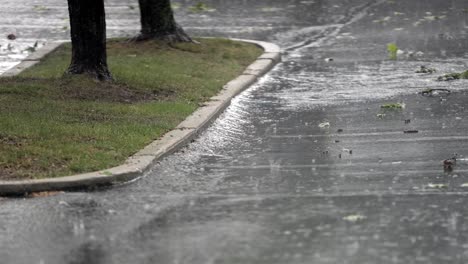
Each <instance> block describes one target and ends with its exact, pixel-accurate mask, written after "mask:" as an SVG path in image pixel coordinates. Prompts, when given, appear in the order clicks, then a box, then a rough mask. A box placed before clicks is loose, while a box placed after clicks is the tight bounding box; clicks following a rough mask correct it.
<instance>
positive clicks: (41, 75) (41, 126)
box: [0, 39, 262, 180]
mask: <svg viewBox="0 0 468 264" xmlns="http://www.w3.org/2000/svg"><path fill="white" fill-rule="evenodd" d="M198 41H200V42H201V44H188V43H184V44H175V45H167V44H164V43H161V42H154V41H153V42H144V43H127V42H126V41H124V40H111V41H109V42H108V63H109V67H110V70H111V72H112V74H113V76H114V78H115V82H111V83H100V82H97V81H95V80H93V79H90V78H88V77H85V76H73V77H71V76H63V73H64V71H65V70H66V68H67V66H68V64H69V61H70V53H71V47H70V45H69V44H64V45H62V46H61V47H60V48H58V49H57V50H56V51H54V52H53V53H51V54H49V55H47V56H46V57H45V58H44V59H43V60H42V61H41V62H40V63H39V64H37V65H36V66H34V67H32V68H29V69H27V70H26V71H24V72H23V73H22V74H20V75H19V76H17V77H8V78H7V77H4V78H0V179H1V180H7V179H31V178H36V179H37V178H45V177H59V176H65V175H70V174H76V173H84V172H90V171H96V170H101V169H106V168H109V167H113V166H116V165H119V164H121V163H122V162H123V161H124V160H125V159H126V158H128V157H129V156H131V155H132V154H134V153H135V152H137V151H138V150H139V149H141V148H142V147H144V146H145V145H147V144H149V143H150V142H152V141H153V140H155V139H157V138H159V137H161V136H162V135H163V134H164V133H166V132H168V131H170V130H172V129H173V128H174V127H176V126H177V125H178V124H179V123H180V122H181V121H183V120H184V119H185V117H187V116H188V115H190V114H191V113H192V112H193V111H194V110H196V109H197V108H198V106H199V105H200V104H201V103H202V102H204V101H206V100H207V99H208V98H210V97H211V96H213V95H215V94H216V93H217V92H218V91H219V90H220V89H221V88H222V86H223V85H224V84H225V83H227V82H228V81H230V80H232V79H233V78H235V77H236V76H238V75H239V74H240V73H241V72H242V71H243V70H244V69H245V68H246V67H247V66H248V65H249V64H250V63H252V62H253V61H254V60H255V59H256V58H257V57H258V56H259V55H260V54H261V53H262V50H261V49H260V48H258V47H256V46H254V45H252V44H246V43H241V42H234V41H230V40H223V39H200V40H198Z"/></svg>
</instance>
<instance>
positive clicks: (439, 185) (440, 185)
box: [427, 183, 447, 189]
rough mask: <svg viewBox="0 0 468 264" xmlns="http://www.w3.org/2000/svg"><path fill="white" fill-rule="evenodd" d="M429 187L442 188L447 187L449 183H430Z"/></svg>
mask: <svg viewBox="0 0 468 264" xmlns="http://www.w3.org/2000/svg"><path fill="white" fill-rule="evenodd" d="M427 187H429V188H433V189H442V188H447V184H443V183H429V184H428V185H427Z"/></svg>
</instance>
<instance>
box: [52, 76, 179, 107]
mask: <svg viewBox="0 0 468 264" xmlns="http://www.w3.org/2000/svg"><path fill="white" fill-rule="evenodd" d="M59 88H60V90H61V94H60V98H61V99H76V100H88V101H102V102H119V103H129V104H130V103H137V102H144V101H154V100H164V99H168V98H170V97H172V95H173V94H174V93H175V92H173V91H165V90H153V91H145V90H138V89H135V88H132V87H129V86H127V85H124V84H120V83H116V82H98V81H94V80H84V81H83V82H80V83H77V81H76V80H62V81H60V83H59Z"/></svg>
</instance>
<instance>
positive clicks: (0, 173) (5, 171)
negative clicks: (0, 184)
mask: <svg viewBox="0 0 468 264" xmlns="http://www.w3.org/2000/svg"><path fill="white" fill-rule="evenodd" d="M27 179H30V178H29V177H27V178H25V177H21V176H20V175H18V174H16V173H15V172H14V170H12V169H10V168H5V167H0V181H14V180H27Z"/></svg>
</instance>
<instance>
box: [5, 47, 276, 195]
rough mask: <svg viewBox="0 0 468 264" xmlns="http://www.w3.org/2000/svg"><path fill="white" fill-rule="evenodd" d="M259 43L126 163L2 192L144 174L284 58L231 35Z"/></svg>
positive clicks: (29, 61) (35, 57) (83, 185)
mask: <svg viewBox="0 0 468 264" xmlns="http://www.w3.org/2000/svg"><path fill="white" fill-rule="evenodd" d="M232 40H236V41H243V42H248V43H253V44H256V45H257V46H259V47H261V48H263V50H264V51H265V52H264V53H263V54H262V55H261V56H260V57H258V58H257V60H256V61H255V62H254V63H252V64H251V65H250V66H248V67H247V69H246V70H245V71H244V73H242V74H241V75H240V76H238V77H237V78H235V79H234V80H232V81H230V82H229V83H227V84H226V85H225V86H224V87H223V89H222V90H221V92H220V93H218V94H217V95H216V96H213V97H212V98H210V100H209V101H208V102H206V103H205V104H204V106H203V107H200V108H199V109H198V110H196V111H195V112H194V113H192V114H191V115H190V116H189V117H187V118H186V119H185V120H184V121H183V122H182V123H180V124H179V125H178V126H177V127H176V128H175V129H174V130H172V131H170V132H169V133H167V134H165V135H164V136H163V137H162V138H160V139H158V140H155V141H153V142H152V143H151V144H149V145H147V146H146V147H144V148H143V149H142V150H140V151H139V152H137V153H136V154H134V155H133V156H131V157H130V158H128V159H127V160H126V161H125V162H124V164H122V165H120V166H117V167H114V168H110V169H107V170H101V171H96V172H90V173H85V174H79V175H73V176H66V177H60V178H48V179H40V180H23V181H0V195H21V194H26V193H32V192H44V191H59V190H78V189H92V188H96V187H99V186H108V185H114V184H118V183H123V182H128V181H131V180H134V179H137V178H139V177H141V176H142V175H143V174H144V173H145V172H146V171H147V170H148V169H149V168H150V167H151V165H153V164H154V163H155V162H157V161H158V160H160V159H161V158H163V157H165V156H167V155H169V154H172V153H173V152H175V151H176V150H178V149H180V148H181V147H183V146H184V145H186V144H187V143H188V142H190V141H191V140H192V139H194V138H196V137H197V136H198V134H199V133H200V132H201V131H203V129H205V128H206V127H207V126H208V125H209V124H210V123H211V122H212V121H213V120H215V119H216V118H217V117H218V116H219V115H220V114H221V113H222V112H223V111H224V110H225V109H226V108H227V107H228V106H229V105H230V103H231V100H232V98H233V97H235V96H236V95H238V94H239V93H240V92H242V91H244V90H245V89H247V88H248V87H250V86H251V85H252V84H253V83H255V82H256V81H257V80H258V78H259V77H261V76H262V75H264V74H265V73H267V72H268V71H270V70H271V69H272V68H273V67H274V66H275V65H276V64H277V63H278V62H280V61H281V50H280V48H279V47H278V46H277V45H275V44H273V43H268V42H263V41H255V40H244V39H232ZM61 44H62V42H54V43H50V44H47V45H45V46H44V47H42V48H41V49H40V50H38V51H37V52H35V53H33V54H31V55H30V56H29V57H27V58H26V59H25V60H24V61H23V62H21V63H20V64H18V65H17V66H15V67H13V68H12V69H10V70H9V71H7V72H5V73H4V74H3V75H2V77H3V76H15V75H17V74H19V73H20V72H22V71H23V70H25V69H27V68H28V67H31V66H33V65H35V64H36V63H38V62H39V61H40V60H41V59H42V58H43V57H44V56H46V55H47V54H49V53H50V52H52V51H53V50H55V49H56V48H57V47H59V46H60V45H61Z"/></svg>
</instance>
